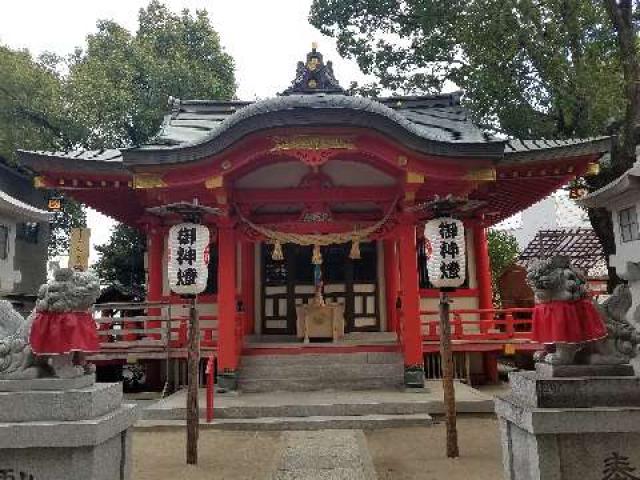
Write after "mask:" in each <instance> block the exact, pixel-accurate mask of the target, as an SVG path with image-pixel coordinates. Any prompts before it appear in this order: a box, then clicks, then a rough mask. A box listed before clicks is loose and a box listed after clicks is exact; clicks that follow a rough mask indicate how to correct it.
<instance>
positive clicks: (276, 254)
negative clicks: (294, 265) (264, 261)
mask: <svg viewBox="0 0 640 480" xmlns="http://www.w3.org/2000/svg"><path fill="white" fill-rule="evenodd" d="M271 258H272V259H273V260H275V261H276V262H280V261H282V260H284V254H283V253H282V244H281V243H280V241H279V240H276V241H275V243H274V244H273V253H271Z"/></svg>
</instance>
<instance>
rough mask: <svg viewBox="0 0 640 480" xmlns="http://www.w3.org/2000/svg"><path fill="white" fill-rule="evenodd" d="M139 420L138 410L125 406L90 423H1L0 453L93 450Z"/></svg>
mask: <svg viewBox="0 0 640 480" xmlns="http://www.w3.org/2000/svg"><path fill="white" fill-rule="evenodd" d="M137 418H138V409H137V407H136V406H135V405H128V404H123V405H121V406H120V407H119V408H118V409H116V410H114V411H111V412H109V413H107V414H105V415H102V416H99V417H96V418H92V419H88V420H75V421H34V422H2V423H0V450H4V451H10V450H14V449H30V448H51V447H52V446H56V447H58V448H69V447H92V446H96V445H99V444H101V443H103V442H105V441H107V440H108V439H110V438H113V437H114V436H116V435H119V434H120V433H121V432H123V431H125V430H126V429H128V428H129V427H130V426H131V425H133V423H135V421H136V420H137Z"/></svg>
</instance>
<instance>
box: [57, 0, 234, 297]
mask: <svg viewBox="0 0 640 480" xmlns="http://www.w3.org/2000/svg"><path fill="white" fill-rule="evenodd" d="M138 19H139V28H138V30H137V33H136V34H135V35H133V34H131V33H130V32H128V31H127V30H126V29H124V28H123V27H121V26H120V25H118V24H117V23H115V22H113V21H100V22H98V25H97V32H96V33H94V34H91V35H89V37H88V38H87V48H86V51H77V52H75V54H74V55H73V57H72V58H71V62H70V67H69V76H68V79H67V82H66V88H67V92H68V98H69V105H70V106H69V108H70V111H71V114H72V115H73V117H74V118H76V119H77V120H78V122H80V123H81V124H82V125H83V126H85V127H86V128H87V131H88V135H87V137H86V138H85V139H84V141H83V144H84V145H85V146H87V147H90V148H118V147H123V146H131V145H138V144H141V143H144V142H146V141H148V140H149V139H150V138H151V137H153V135H154V134H155V133H156V132H157V131H158V128H159V125H160V124H161V122H162V119H163V116H164V115H165V114H166V113H167V102H168V99H169V97H170V96H174V97H178V98H187V99H193V98H206V99H210V98H219V99H230V98H233V96H234V95H235V91H236V83H235V76H234V64H233V59H232V58H231V56H230V55H228V54H227V53H225V52H224V50H223V48H222V46H221V45H220V39H219V37H218V34H217V33H216V31H215V30H214V29H213V27H212V26H211V23H210V21H209V17H208V14H207V12H206V11H197V12H196V13H195V14H194V15H192V14H191V13H190V12H189V11H188V10H184V11H182V12H181V13H180V14H174V13H172V12H170V11H169V10H168V9H167V8H166V7H165V6H164V5H162V3H160V2H159V1H157V0H153V1H152V2H150V3H149V5H148V6H147V7H146V8H144V9H141V10H140V12H139V17H138ZM145 248H146V240H145V238H144V236H143V235H141V234H139V233H138V232H136V231H135V230H133V229H132V228H131V227H128V226H126V225H117V226H116V227H115V228H114V230H113V232H112V235H111V237H110V239H109V242H108V243H107V244H106V245H103V246H101V247H98V248H97V250H98V252H99V255H100V259H99V261H98V264H97V265H96V271H97V272H98V274H99V276H100V278H101V280H102V281H103V282H107V283H110V282H119V283H120V284H122V285H123V286H125V287H128V288H131V289H137V288H139V287H140V286H141V285H143V284H144V265H143V256H142V254H143V252H144V250H145Z"/></svg>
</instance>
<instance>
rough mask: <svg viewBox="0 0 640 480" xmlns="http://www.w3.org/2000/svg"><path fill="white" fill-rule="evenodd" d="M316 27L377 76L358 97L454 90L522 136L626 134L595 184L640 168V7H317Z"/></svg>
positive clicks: (318, 0)
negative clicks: (639, 155)
mask: <svg viewBox="0 0 640 480" xmlns="http://www.w3.org/2000/svg"><path fill="white" fill-rule="evenodd" d="M310 22H311V23H312V24H313V25H314V26H316V27H317V28H319V29H320V30H321V31H322V32H323V33H325V34H327V35H329V36H332V37H335V38H336V40H337V45H338V51H339V52H340V54H341V55H342V56H344V57H349V58H354V59H356V61H357V62H358V64H359V66H360V68H361V69H362V70H363V71H364V72H365V73H369V74H372V75H373V76H374V77H375V78H376V81H375V82H373V84H372V85H365V86H364V87H362V86H358V85H355V88H356V89H358V87H360V88H361V89H362V90H365V91H369V92H371V91H373V92H375V91H377V90H380V89H385V90H387V91H392V92H399V93H412V92H420V93H422V92H436V91H440V90H442V89H443V88H444V86H445V85H450V84H451V83H454V84H456V85H457V86H459V87H460V88H462V89H463V90H464V91H465V93H466V95H465V99H464V101H465V103H466V105H467V107H468V108H469V109H470V111H471V113H472V115H473V116H474V117H475V120H476V121H478V122H479V123H480V124H481V125H483V126H484V127H485V128H487V129H488V130H494V131H499V132H501V133H503V134H506V135H508V136H514V137H519V138H536V137H537V138H567V137H587V136H592V135H602V134H617V137H616V139H617V142H616V144H615V146H614V150H613V154H612V157H611V162H610V164H609V165H608V166H607V167H606V168H604V169H603V171H602V173H601V174H600V175H598V176H597V177H595V178H591V179H589V180H588V182H589V186H590V187H591V188H598V187H599V186H601V185H603V184H605V183H607V182H608V181H610V180H612V179H613V178H615V177H616V176H618V175H620V174H621V173H622V172H624V171H625V170H627V169H628V168H629V167H630V166H631V165H632V164H633V161H634V158H635V155H634V152H635V146H636V144H637V143H638V138H637V127H638V123H639V122H640V66H639V62H638V52H637V47H638V26H639V24H640V22H638V0H550V1H544V2H543V1H541V0H481V1H473V2H470V1H466V0H314V2H313V4H312V7H311V12H310ZM590 218H591V222H592V225H593V227H594V229H595V230H596V232H597V234H598V236H599V237H600V240H601V242H602V244H603V247H604V249H605V254H607V255H608V254H610V253H613V252H614V251H615V243H614V241H613V230H612V226H611V222H610V219H609V214H608V213H606V212H603V211H591V212H590ZM610 275H613V272H610Z"/></svg>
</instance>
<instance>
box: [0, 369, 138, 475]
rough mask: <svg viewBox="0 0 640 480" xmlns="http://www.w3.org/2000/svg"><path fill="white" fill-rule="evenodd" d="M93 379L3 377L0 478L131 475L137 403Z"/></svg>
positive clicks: (112, 385) (119, 388) (0, 385)
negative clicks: (135, 404) (8, 378)
mask: <svg viewBox="0 0 640 480" xmlns="http://www.w3.org/2000/svg"><path fill="white" fill-rule="evenodd" d="M94 380H95V379H94V376H93V375H86V376H84V377H81V378H77V379H68V380H67V379H53V378H52V379H39V380H29V381H20V380H0V478H9V479H12V478H15V479H20V480H22V479H25V480H69V479H74V480H75V479H77V480H126V479H129V477H130V474H129V473H130V465H131V461H130V459H131V435H130V433H129V432H130V427H131V426H132V425H133V423H134V422H135V420H136V409H135V406H134V405H126V404H124V405H123V404H122V386H121V384H119V383H102V384H100V383H98V384H96V383H94ZM2 475H5V476H2Z"/></svg>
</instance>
